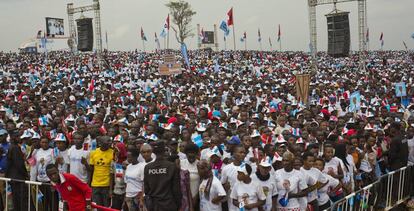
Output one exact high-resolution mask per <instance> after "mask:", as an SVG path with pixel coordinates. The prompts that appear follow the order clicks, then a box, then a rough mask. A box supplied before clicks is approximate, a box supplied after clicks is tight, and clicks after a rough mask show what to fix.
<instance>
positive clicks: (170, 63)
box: [159, 54, 182, 75]
mask: <svg viewBox="0 0 414 211" xmlns="http://www.w3.org/2000/svg"><path fill="white" fill-rule="evenodd" d="M181 72H182V70H181V64H180V63H177V60H176V59H175V55H174V54H166V55H164V63H163V64H160V65H159V73H160V75H174V74H180V73H181Z"/></svg>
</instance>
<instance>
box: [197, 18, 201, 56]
mask: <svg viewBox="0 0 414 211" xmlns="http://www.w3.org/2000/svg"><path fill="white" fill-rule="evenodd" d="M197 47H198V49H199V50H200V48H201V39H200V24H197Z"/></svg>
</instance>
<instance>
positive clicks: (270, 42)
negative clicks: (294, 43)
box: [269, 37, 273, 51]
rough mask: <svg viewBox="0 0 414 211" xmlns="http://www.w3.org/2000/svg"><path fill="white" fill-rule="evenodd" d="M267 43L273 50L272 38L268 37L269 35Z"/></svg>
mask: <svg viewBox="0 0 414 211" xmlns="http://www.w3.org/2000/svg"><path fill="white" fill-rule="evenodd" d="M269 45H270V51H273V46H272V40H271V38H270V37H269Z"/></svg>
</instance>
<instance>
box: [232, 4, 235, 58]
mask: <svg viewBox="0 0 414 211" xmlns="http://www.w3.org/2000/svg"><path fill="white" fill-rule="evenodd" d="M231 11H232V17H231V18H232V19H233V20H232V21H233V48H234V51H236V33H235V31H236V29H235V28H234V25H235V24H234V10H233V7H232V8H231Z"/></svg>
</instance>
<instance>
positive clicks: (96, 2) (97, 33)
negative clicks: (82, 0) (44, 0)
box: [67, 0, 103, 70]
mask: <svg viewBox="0 0 414 211" xmlns="http://www.w3.org/2000/svg"><path fill="white" fill-rule="evenodd" d="M86 11H94V14H95V49H96V55H97V58H98V65H99V69H100V70H102V64H103V58H102V32H101V12H100V5H99V0H93V4H92V5H87V6H83V7H73V3H69V4H67V12H68V22H69V33H70V40H72V42H73V41H74V40H76V37H77V35H76V28H75V21H74V19H73V15H74V14H76V13H83V12H86ZM73 43H76V42H73ZM74 49H75V45H73V47H72V51H74Z"/></svg>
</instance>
